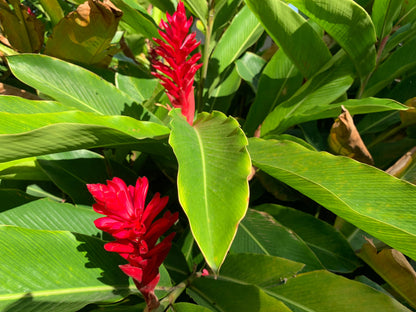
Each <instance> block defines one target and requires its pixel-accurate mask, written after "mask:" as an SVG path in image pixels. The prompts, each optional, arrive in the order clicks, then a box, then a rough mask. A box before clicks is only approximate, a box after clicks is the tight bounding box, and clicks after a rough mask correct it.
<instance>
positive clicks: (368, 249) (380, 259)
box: [358, 240, 416, 308]
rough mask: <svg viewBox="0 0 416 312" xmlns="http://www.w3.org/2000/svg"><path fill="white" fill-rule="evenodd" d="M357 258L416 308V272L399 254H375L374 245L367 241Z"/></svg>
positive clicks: (397, 252) (391, 252) (392, 252)
mask: <svg viewBox="0 0 416 312" xmlns="http://www.w3.org/2000/svg"><path fill="white" fill-rule="evenodd" d="M358 256H359V257H360V258H361V259H363V260H364V261H365V262H366V263H367V264H368V265H369V266H371V267H372V268H373V270H374V271H376V272H377V273H378V274H379V275H380V276H381V277H382V278H383V279H384V280H385V281H386V282H387V283H388V284H389V285H390V286H391V287H393V289H394V290H395V291H397V292H398V293H399V294H400V295H401V296H402V297H403V298H405V299H406V300H407V302H408V303H410V305H411V306H412V307H414V308H416V272H415V270H414V269H413V268H412V266H411V265H410V264H409V262H408V261H407V259H406V257H405V256H404V255H403V254H402V253H401V252H399V251H397V250H395V249H383V250H382V251H380V252H379V253H377V249H376V247H375V246H374V244H373V243H372V242H371V241H370V240H368V243H366V244H364V245H363V247H362V249H361V251H360V252H359V253H358Z"/></svg>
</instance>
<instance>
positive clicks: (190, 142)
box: [169, 110, 251, 272]
mask: <svg viewBox="0 0 416 312" xmlns="http://www.w3.org/2000/svg"><path fill="white" fill-rule="evenodd" d="M171 116H172V118H173V120H172V123H171V126H172V132H171V136H170V139H169V143H170V145H171V146H172V147H173V151H174V153H175V155H176V158H177V160H178V163H179V172H178V195H179V201H180V203H181V205H182V208H183V209H184V211H185V213H186V214H187V216H188V219H189V223H190V226H191V230H192V233H193V235H194V237H195V240H196V241H197V243H198V245H199V247H200V249H201V251H202V253H203V255H204V257H205V259H206V261H207V263H208V264H209V266H210V267H211V268H212V269H213V270H214V271H215V272H217V271H218V270H219V267H220V266H221V264H222V262H223V261H224V258H225V256H226V254H227V251H228V249H229V248H230V245H231V242H232V240H233V238H234V236H235V234H236V232H237V225H238V223H239V222H240V221H241V219H242V218H243V217H244V215H245V213H246V210H247V205H248V196H249V189H248V182H247V177H248V175H249V173H250V168H251V163H250V157H249V155H248V153H247V150H246V144H247V138H246V137H245V135H244V133H243V132H242V131H241V129H240V127H239V125H238V122H237V121H236V120H235V119H233V118H232V117H228V118H227V117H226V116H225V115H224V114H222V113H220V112H213V113H211V114H208V113H202V114H199V115H198V118H197V120H196V121H195V122H194V125H193V126H192V127H191V126H190V125H189V124H188V123H187V122H186V120H185V119H184V118H183V116H182V115H180V113H179V111H178V110H173V111H172V113H171ZM225 207H226V208H225Z"/></svg>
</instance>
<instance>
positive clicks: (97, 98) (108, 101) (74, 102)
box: [7, 54, 160, 122]
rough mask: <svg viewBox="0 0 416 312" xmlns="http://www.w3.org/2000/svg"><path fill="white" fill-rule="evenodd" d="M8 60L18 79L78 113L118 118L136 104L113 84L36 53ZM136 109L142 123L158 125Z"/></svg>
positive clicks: (12, 57) (147, 113)
mask: <svg viewBox="0 0 416 312" xmlns="http://www.w3.org/2000/svg"><path fill="white" fill-rule="evenodd" d="M7 60H8V63H9V66H10V69H11V70H12V72H13V74H14V75H15V76H16V77H17V78H18V79H20V80H21V81H23V82H24V83H26V84H28V85H30V86H32V87H34V88H35V89H38V90H39V91H41V92H42V93H44V94H46V95H48V96H50V97H52V98H54V99H55V100H57V101H59V102H61V103H63V104H65V105H68V106H72V107H75V108H77V109H79V110H82V111H86V112H95V113H97V114H104V115H120V114H121V113H122V112H123V111H124V110H126V109H127V108H128V107H131V106H133V105H134V104H136V103H135V101H134V99H132V98H131V97H129V96H128V95H126V94H125V93H124V92H122V91H120V90H119V89H117V88H116V87H115V86H114V85H112V84H111V83H109V82H107V81H105V80H104V79H102V78H100V77H99V76H97V75H95V74H93V73H92V72H89V71H87V70H86V69H84V68H81V67H79V66H76V65H73V64H70V63H67V62H64V61H61V60H58V59H55V58H52V57H49V56H45V55H38V54H22V55H15V56H10V57H8V58H7ZM136 109H137V110H138V113H139V115H140V117H141V119H142V120H151V121H155V122H160V121H158V119H157V118H156V117H155V116H153V115H152V114H151V113H150V112H148V111H147V110H146V109H145V108H143V107H142V106H137V108H136Z"/></svg>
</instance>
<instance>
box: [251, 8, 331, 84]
mask: <svg viewBox="0 0 416 312" xmlns="http://www.w3.org/2000/svg"><path fill="white" fill-rule="evenodd" d="M245 2H246V3H247V6H248V7H249V8H250V10H251V11H252V12H253V13H254V14H255V15H256V16H257V18H258V19H259V21H260V22H261V23H262V25H263V27H264V29H265V30H266V31H267V33H268V34H269V35H270V36H271V37H272V38H273V40H274V41H275V42H276V43H277V45H278V46H279V47H280V48H281V49H283V51H284V52H285V53H286V55H287V56H288V57H289V58H290V59H291V60H292V62H293V63H294V64H295V65H296V66H297V68H298V69H299V71H300V72H301V73H302V74H303V75H304V76H305V77H307V78H310V77H312V76H313V75H314V74H315V73H316V72H317V71H318V70H319V69H321V67H322V66H324V65H325V64H326V63H327V62H328V61H329V60H330V58H331V54H330V52H329V50H328V48H327V47H326V45H325V43H324V41H323V40H322V38H320V36H319V35H318V34H317V33H316V32H315V30H314V29H313V28H312V26H310V25H309V24H308V23H307V21H306V20H305V19H304V18H303V17H302V16H300V15H299V14H298V13H297V12H295V11H294V10H293V9H292V8H290V7H289V6H288V5H287V4H286V3H284V2H283V1H280V0H262V1H257V0H245Z"/></svg>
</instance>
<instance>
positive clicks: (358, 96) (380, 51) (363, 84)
mask: <svg viewBox="0 0 416 312" xmlns="http://www.w3.org/2000/svg"><path fill="white" fill-rule="evenodd" d="M389 38H390V34H389V35H387V36H385V37H384V38H383V39H382V40H381V42H380V45H379V47H378V51H377V58H376V66H375V67H374V70H373V71H371V73H369V74H368V76H367V77H366V78H365V80H364V81H363V82H362V83H361V86H360V90H359V91H358V94H357V99H360V98H361V97H362V95H363V93H364V90H365V87H366V86H367V84H368V81H369V80H370V78H371V76H372V75H373V73H374V72H375V71H376V69H377V68H378V65H379V64H380V59H381V54H382V53H383V50H384V48H385V47H386V44H387V41H388V40H389Z"/></svg>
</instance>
